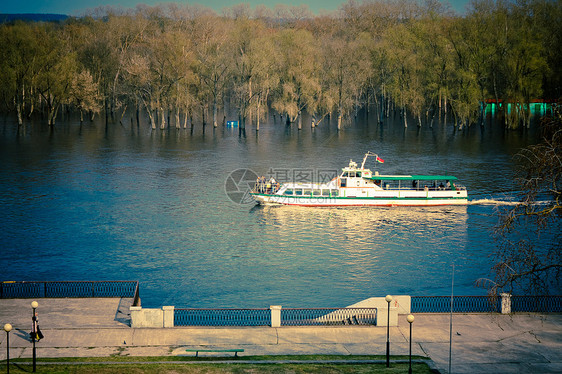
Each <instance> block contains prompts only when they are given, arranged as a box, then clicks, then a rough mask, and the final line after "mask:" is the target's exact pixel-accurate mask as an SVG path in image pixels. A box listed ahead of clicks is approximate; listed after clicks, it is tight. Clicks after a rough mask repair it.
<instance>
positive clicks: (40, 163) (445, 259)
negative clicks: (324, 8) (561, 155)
mask: <svg viewBox="0 0 562 374" xmlns="http://www.w3.org/2000/svg"><path fill="white" fill-rule="evenodd" d="M124 122H125V123H126V124H125V125H122V124H119V123H117V124H109V125H107V126H106V124H105V123H104V122H103V121H99V122H93V123H90V122H85V123H84V124H80V123H79V121H76V120H73V119H66V120H64V121H60V122H59V123H58V124H57V125H56V126H55V128H54V129H49V127H48V126H46V125H45V124H43V123H42V122H41V121H39V120H37V121H35V122H32V123H27V124H26V125H24V127H23V128H21V129H19V130H18V127H17V125H16V124H15V123H14V119H13V118H2V119H0V162H1V167H0V186H1V187H0V191H2V192H1V195H0V207H1V211H2V215H3V219H2V221H1V223H0V230H1V231H0V232H1V234H0V235H1V243H2V244H1V248H2V256H1V258H0V268H1V269H2V275H1V276H0V278H1V279H0V280H39V281H45V280H47V281H50V280H139V281H140V287H141V298H142V302H143V306H161V305H175V306H177V307H268V306H269V305H283V306H287V307H339V306H345V305H349V304H352V303H355V302H357V301H359V300H362V299H365V298H368V297H372V296H384V295H386V294H410V295H448V294H450V292H451V276H452V267H453V264H454V265H455V285H454V287H455V291H454V292H455V294H457V295H461V294H466V295H478V294H484V293H485V291H484V290H481V289H477V288H475V287H474V284H473V283H474V281H475V280H476V279H477V278H479V277H489V276H490V274H489V269H490V266H491V262H490V259H489V255H490V253H491V252H492V251H493V249H494V242H493V239H492V237H491V233H492V230H493V225H494V224H495V223H496V220H497V218H496V217H495V216H494V209H495V206H494V205H493V204H479V203H478V202H480V201H482V200H484V199H492V200H509V199H510V196H511V195H512V192H513V190H514V189H515V186H514V183H513V177H514V165H513V161H512V156H513V154H514V153H515V152H517V150H518V149H519V148H521V147H524V146H526V145H527V144H529V143H531V142H533V141H534V136H532V135H531V134H528V133H525V132H507V133H506V132H504V131H503V130H501V129H500V128H499V127H497V128H496V127H494V126H492V125H490V124H487V125H486V127H484V128H480V127H473V128H470V129H468V130H465V131H455V130H454V129H453V128H452V126H450V125H436V126H434V127H433V128H428V127H424V128H421V129H418V128H416V127H409V128H407V129H404V128H403V127H402V126H401V125H400V124H399V123H400V121H397V124H392V123H385V124H383V125H379V124H377V123H376V119H375V118H374V117H373V118H372V119H369V118H365V117H361V118H360V119H358V120H356V121H354V122H352V123H350V124H349V125H348V126H347V127H346V128H345V129H343V130H342V131H339V132H338V131H337V130H336V129H335V127H334V126H333V125H328V124H327V123H326V122H324V123H323V124H322V126H321V127H319V128H317V129H314V130H313V129H310V128H308V127H304V128H303V130H301V131H298V130H297V129H296V128H294V127H289V128H288V127H286V126H285V125H284V124H280V123H274V121H273V120H270V121H269V123H266V124H263V123H262V125H261V128H260V131H259V133H256V132H255V131H253V130H252V129H251V128H248V129H246V132H245V134H240V133H239V131H238V129H228V128H222V127H220V128H217V129H215V130H213V129H212V127H210V126H207V127H206V129H205V131H203V129H202V126H201V125H199V124H198V125H196V126H195V128H194V129H193V131H190V129H189V128H188V129H185V130H184V129H182V130H176V129H175V128H172V129H167V130H164V131H161V130H157V131H151V130H150V128H148V126H147V125H146V124H144V125H141V127H140V128H137V127H136V125H135V126H131V125H130V124H128V123H127V117H125V121H124ZM369 150H370V151H373V152H376V153H378V154H379V155H380V156H381V158H383V159H384V160H385V163H384V164H378V165H374V162H372V160H370V161H369V165H370V166H371V167H372V168H374V167H376V168H377V170H379V171H380V172H381V173H389V174H392V173H407V174H451V175H455V176H457V177H458V178H459V180H460V182H461V183H462V184H463V185H465V186H466V187H467V188H468V192H469V198H470V199H471V200H472V202H473V204H471V205H469V206H466V207H438V208H345V209H342V208H299V207H256V206H253V205H241V204H236V203H234V202H233V201H231V199H230V198H229V196H228V195H227V193H226V192H225V181H226V178H227V177H228V175H229V174H230V173H231V172H232V171H234V170H236V169H240V168H248V169H251V170H253V171H255V172H256V173H258V174H266V173H267V172H268V171H269V172H276V173H279V172H281V171H289V172H293V171H294V170H301V171H302V170H311V169H312V170H313V172H315V171H318V170H337V169H340V168H342V167H344V166H346V165H347V164H348V162H349V159H350V158H352V159H353V160H354V161H356V162H358V163H359V162H360V161H361V160H362V157H363V155H364V153H366V152H367V151H369Z"/></svg>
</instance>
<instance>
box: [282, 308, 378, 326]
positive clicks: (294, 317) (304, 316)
mask: <svg viewBox="0 0 562 374" xmlns="http://www.w3.org/2000/svg"><path fill="white" fill-rule="evenodd" d="M376 322H377V308H287V309H281V326H330V325H376Z"/></svg>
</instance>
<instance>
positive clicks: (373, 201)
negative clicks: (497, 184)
mask: <svg viewBox="0 0 562 374" xmlns="http://www.w3.org/2000/svg"><path fill="white" fill-rule="evenodd" d="M252 196H253V197H254V199H255V200H256V202H257V203H258V204H260V205H295V206H336V207H337V206H442V205H467V204H468V197H467V196H466V194H462V195H460V196H454V197H442V196H441V197H322V196H318V197H316V196H314V197H294V196H282V195H275V194H260V193H252Z"/></svg>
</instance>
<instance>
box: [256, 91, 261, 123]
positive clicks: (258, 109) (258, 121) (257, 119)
mask: <svg viewBox="0 0 562 374" xmlns="http://www.w3.org/2000/svg"><path fill="white" fill-rule="evenodd" d="M256 131H260V99H259V97H258V104H257V113H256Z"/></svg>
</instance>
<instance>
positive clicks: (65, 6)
mask: <svg viewBox="0 0 562 374" xmlns="http://www.w3.org/2000/svg"><path fill="white" fill-rule="evenodd" d="M444 1H446V0H444ZM448 1H449V3H450V4H451V6H452V7H453V9H454V10H455V11H456V12H458V13H461V14H462V13H464V9H465V6H466V4H468V2H469V0H448ZM166 2H175V3H180V4H187V3H189V4H201V5H205V6H207V7H209V8H212V9H214V10H215V11H216V12H217V13H219V14H220V12H221V10H222V9H223V8H224V7H231V6H233V5H236V4H240V3H247V4H250V6H251V7H252V9H254V8H255V7H256V5H259V4H263V5H265V6H267V7H269V8H271V9H273V8H274V7H275V5H276V4H286V5H289V6H296V5H302V4H306V5H308V6H309V8H310V10H311V11H312V12H313V13H315V14H318V13H319V12H322V11H329V12H331V11H334V10H337V9H338V8H339V6H340V5H341V4H343V3H344V2H347V0H175V1H174V0H171V1H170V0H167V1H162V0H23V1H22V0H20V1H14V0H9V1H1V2H0V14H1V13H55V14H67V15H70V16H81V15H83V14H84V13H85V12H86V11H87V10H88V9H94V8H97V7H100V6H105V5H111V6H114V7H122V8H134V7H135V6H136V5H137V4H146V5H150V6H154V5H157V4H161V3H166ZM357 2H358V3H361V0H358V1H357Z"/></svg>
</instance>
